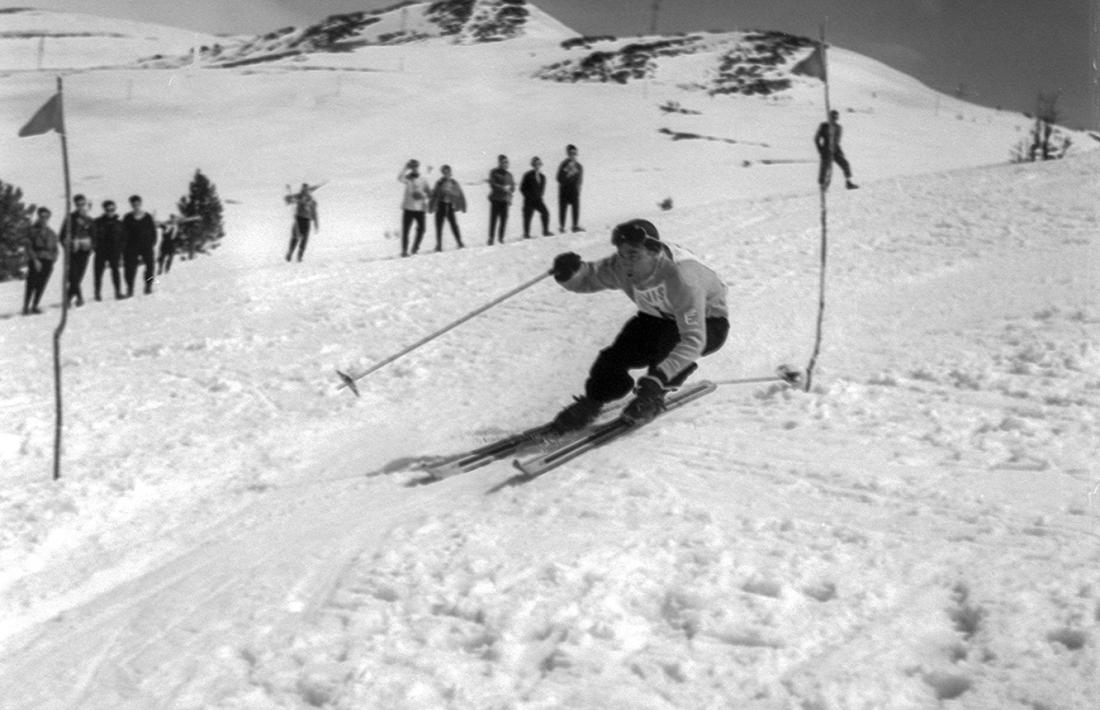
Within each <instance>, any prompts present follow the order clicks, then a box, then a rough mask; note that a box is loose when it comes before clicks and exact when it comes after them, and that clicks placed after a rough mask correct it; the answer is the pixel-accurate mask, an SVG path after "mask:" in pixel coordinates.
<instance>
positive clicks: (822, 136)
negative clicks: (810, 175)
mask: <svg viewBox="0 0 1100 710" xmlns="http://www.w3.org/2000/svg"><path fill="white" fill-rule="evenodd" d="M830 126H831V127H832V133H833V139H832V146H831V147H832V151H833V154H834V155H843V152H842V151H841V150H840V134H841V132H842V130H843V129H841V127H840V124H839V123H833V124H830V123H829V122H828V121H825V122H824V123H822V124H821V125H820V126H818V127H817V133H816V134H814V145H816V146H817V152H818V153H822V154H825V153H827V152H828V151H829V148H830V145H829V143H830V141H829V129H830Z"/></svg>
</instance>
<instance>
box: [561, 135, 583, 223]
mask: <svg viewBox="0 0 1100 710" xmlns="http://www.w3.org/2000/svg"><path fill="white" fill-rule="evenodd" d="M565 155H566V158H565V160H563V161H561V165H559V166H558V231H559V232H565V213H566V210H567V208H569V207H572V208H573V231H574V232H583V231H584V229H583V228H582V227H581V226H580V225H579V224H578V220H580V217H581V182H582V181H583V180H584V166H583V165H581V164H580V162H579V161H578V160H577V146H575V145H572V144H570V145H567V146H566V147H565Z"/></svg>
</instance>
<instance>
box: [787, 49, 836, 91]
mask: <svg viewBox="0 0 1100 710" xmlns="http://www.w3.org/2000/svg"><path fill="white" fill-rule="evenodd" d="M791 73H792V74H801V75H802V76H812V77H814V78H815V79H821V80H822V81H825V82H827V81H828V79H827V78H826V73H825V52H824V50H822V48H821V45H820V44H819V45H817V46H816V47H814V51H812V52H810V56H808V57H806V58H805V59H803V60H802V61H801V62H799V63H798V64H795V65H794V66H793V67H791Z"/></svg>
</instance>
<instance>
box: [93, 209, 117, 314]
mask: <svg viewBox="0 0 1100 710" xmlns="http://www.w3.org/2000/svg"><path fill="white" fill-rule="evenodd" d="M92 235H93V238H92V250H93V252H94V253H95V261H94V264H93V277H94V283H95V300H97V301H102V300H103V296H102V294H103V272H104V270H105V269H108V268H110V270H111V283H112V284H113V285H114V287H115V300H118V299H120V298H122V285H121V282H120V281H119V273H118V267H119V264H120V263H121V260H122V242H123V239H124V237H123V234H122V221H121V220H119V218H118V214H117V213H116V212H115V202H114V200H104V201H103V214H101V215H100V216H99V217H96V220H95V223H94V226H93V230H92Z"/></svg>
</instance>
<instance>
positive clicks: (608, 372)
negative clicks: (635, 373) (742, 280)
mask: <svg viewBox="0 0 1100 710" xmlns="http://www.w3.org/2000/svg"><path fill="white" fill-rule="evenodd" d="M706 328H707V342H706V345H704V346H703V355H709V354H711V353H712V352H714V351H716V350H718V349H719V348H720V347H722V346H723V345H724V344H725V342H726V336H727V335H729V330H730V323H729V321H728V320H726V319H725V318H707V322H706ZM679 342H680V330H679V328H677V327H676V321H673V320H666V319H664V318H658V317H656V316H651V315H647V314H645V313H639V314H637V315H636V316H634V317H633V318H631V319H630V320H628V321H627V322H626V325H624V326H623V329H622V330H621V331H620V332H619V335H618V336H617V337H616V338H615V342H613V343H611V345H609V346H608V347H606V348H604V349H603V350H601V351H600V354H599V355H598V356H597V357H596V362H595V363H593V364H592V369H591V370H589V372H588V380H587V381H586V382H585V383H584V393H585V395H586V396H588V397H589V398H591V399H594V400H596V401H597V402H610V401H612V400H615V399H619V398H620V397H625V396H626V395H628V394H630V391H631V390H632V389H633V388H634V378H633V377H631V375H630V370H637V369H640V368H643V367H644V368H650V369H652V368H654V367H656V366H657V365H659V364H660V363H661V361H662V360H664V359H665V358H666V357H668V354H669V353H671V352H672V350H673V348H675V347H676V344H677V343H679ZM694 370H695V366H694V365H692V366H691V367H688V368H687V369H686V370H684V371H683V372H680V373H678V374H677V375H676V376H675V377H673V378H672V381H671V382H669V384H670V385H674V386H679V385H681V384H683V382H684V380H686V379H687V377H688V375H690V374H691V373H692V372H693V371H694Z"/></svg>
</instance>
